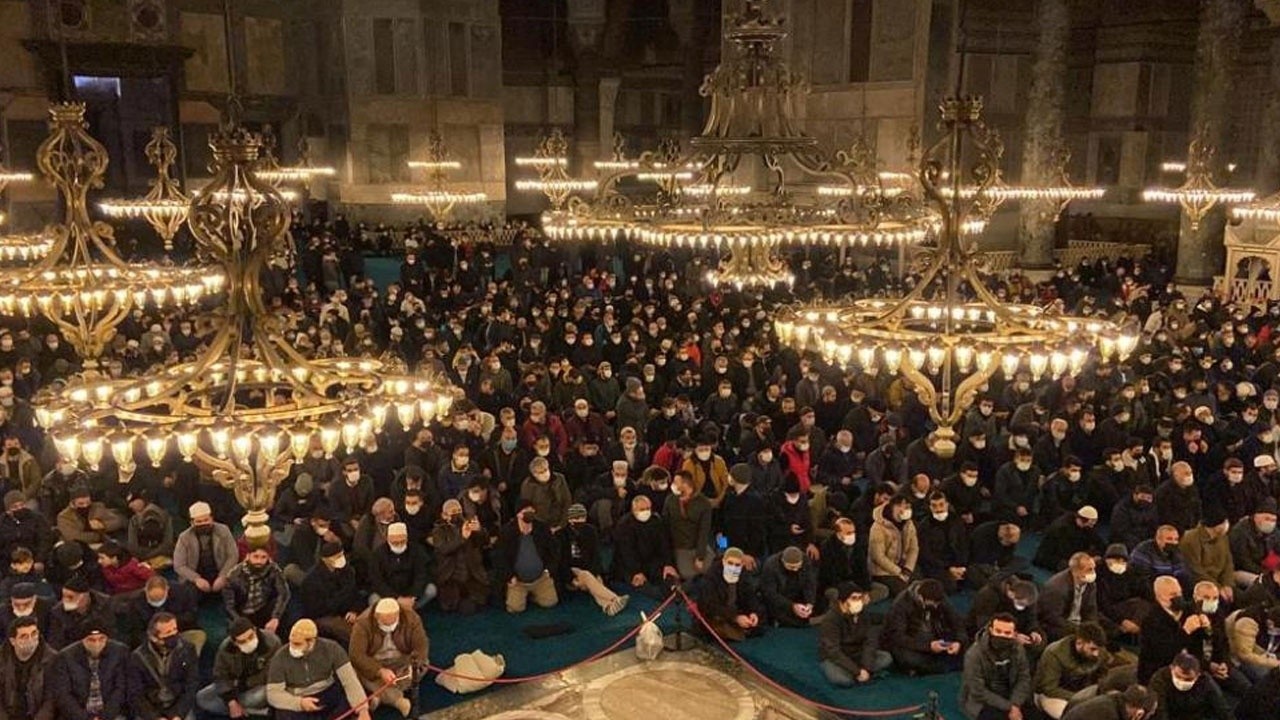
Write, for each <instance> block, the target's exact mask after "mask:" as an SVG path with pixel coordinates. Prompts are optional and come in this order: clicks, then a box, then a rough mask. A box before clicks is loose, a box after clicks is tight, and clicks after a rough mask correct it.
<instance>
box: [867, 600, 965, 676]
mask: <svg viewBox="0 0 1280 720" xmlns="http://www.w3.org/2000/svg"><path fill="white" fill-rule="evenodd" d="M968 639H969V638H968V635H967V634H966V633H965V630H964V621H963V620H962V619H961V618H960V615H959V614H958V613H957V612H956V611H955V609H954V608H952V607H951V605H950V604H948V603H947V595H946V593H945V592H944V591H943V589H942V584H941V583H939V582H938V581H937V580H918V581H916V582H913V583H912V584H911V585H909V586H908V587H907V589H906V590H905V591H903V593H902V594H900V595H899V596H898V597H897V598H895V599H894V601H893V604H892V605H891V606H890V607H889V614H888V616H886V617H885V623H884V633H883V635H882V638H881V644H882V645H883V646H885V647H887V648H889V652H890V654H892V655H893V661H894V664H896V665H897V666H898V668H899V669H901V670H902V671H903V672H905V673H908V674H910V675H937V674H940V673H945V672H954V671H956V670H959V669H960V666H961V663H962V662H963V656H962V655H961V654H960V651H961V650H963V649H964V644H965V642H967V641H968Z"/></svg>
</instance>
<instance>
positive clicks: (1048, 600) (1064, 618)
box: [1039, 552, 1099, 640]
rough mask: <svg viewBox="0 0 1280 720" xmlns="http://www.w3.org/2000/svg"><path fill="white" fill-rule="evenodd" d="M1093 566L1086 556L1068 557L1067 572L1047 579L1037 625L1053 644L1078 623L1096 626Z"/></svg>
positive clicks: (1090, 557) (1096, 577) (1091, 558)
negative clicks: (1092, 623) (1094, 624)
mask: <svg viewBox="0 0 1280 720" xmlns="http://www.w3.org/2000/svg"><path fill="white" fill-rule="evenodd" d="M1097 580H1098V572H1097V563H1096V562H1095V561H1094V559H1093V557H1092V556H1091V555H1090V554H1089V553H1087V552H1078V553H1076V554H1074V555H1072V556H1071V559H1070V560H1069V561H1068V562H1067V568H1066V569H1065V570H1063V571H1062V572H1059V573H1057V574H1056V575H1053V576H1052V577H1050V578H1049V579H1048V580H1047V581H1046V582H1045V584H1044V588H1043V590H1042V591H1041V592H1040V603H1039V606H1040V611H1039V615H1040V625H1041V627H1043V628H1044V632H1045V636H1046V637H1047V638H1048V639H1050V640H1057V639H1058V638H1061V637H1064V636H1066V635H1067V634H1069V633H1070V632H1072V631H1073V630H1074V629H1075V628H1076V627H1077V626H1079V625H1080V624H1081V623H1086V622H1098V619H1099V618H1098V586H1097Z"/></svg>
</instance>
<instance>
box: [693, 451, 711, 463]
mask: <svg viewBox="0 0 1280 720" xmlns="http://www.w3.org/2000/svg"><path fill="white" fill-rule="evenodd" d="M694 454H695V455H697V456H698V459H699V460H701V461H702V462H706V461H708V460H710V459H711V451H710V450H699V451H697V452H696V453H694Z"/></svg>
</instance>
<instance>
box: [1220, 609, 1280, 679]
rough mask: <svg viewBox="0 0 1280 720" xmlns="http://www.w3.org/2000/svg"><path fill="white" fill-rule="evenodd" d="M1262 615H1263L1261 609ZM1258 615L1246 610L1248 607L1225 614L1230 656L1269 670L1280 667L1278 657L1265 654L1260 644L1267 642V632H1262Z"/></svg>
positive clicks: (1245, 663)
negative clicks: (1229, 641) (1229, 640)
mask: <svg viewBox="0 0 1280 720" xmlns="http://www.w3.org/2000/svg"><path fill="white" fill-rule="evenodd" d="M1261 616H1262V617H1265V611H1263V613H1262V615H1261ZM1258 617H1259V615H1258V614H1256V613H1252V612H1248V609H1247V608H1246V609H1244V610H1236V611H1235V612H1233V613H1231V614H1230V615H1228V616H1227V622H1226V626H1227V637H1229V638H1230V639H1231V657H1232V658H1234V659H1235V661H1236V662H1238V663H1240V664H1242V665H1252V666H1253V667H1255V668H1262V669H1265V670H1270V669H1272V668H1277V667H1280V658H1277V656H1276V655H1270V656H1268V655H1267V649H1266V647H1265V646H1264V645H1263V644H1262V643H1265V642H1267V638H1268V636H1267V634H1266V633H1262V632H1260V631H1261V629H1262V628H1261V625H1260V624H1259V622H1258Z"/></svg>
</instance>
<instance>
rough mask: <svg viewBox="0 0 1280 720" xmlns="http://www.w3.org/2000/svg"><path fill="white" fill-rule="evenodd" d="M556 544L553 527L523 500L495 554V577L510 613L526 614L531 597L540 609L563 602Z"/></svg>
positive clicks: (503, 534) (504, 531) (531, 504)
mask: <svg viewBox="0 0 1280 720" xmlns="http://www.w3.org/2000/svg"><path fill="white" fill-rule="evenodd" d="M567 511H568V508H566V514H567ZM555 543H556V541H555V538H554V537H553V536H552V534H551V528H550V527H548V526H547V524H546V523H545V522H543V521H541V520H539V519H537V516H536V509H535V508H534V506H533V503H531V502H529V501H527V500H522V501H521V503H520V506H519V507H517V508H516V516H515V518H514V519H513V520H511V522H509V523H507V525H505V526H504V527H503V528H502V534H501V536H500V537H499V539H498V545H497V547H496V548H495V549H494V555H493V564H494V571H495V573H494V574H495V577H496V578H497V580H498V582H500V583H502V585H503V587H504V588H505V591H504V597H505V598H506V608H507V612H508V613H511V614H518V613H522V612H524V611H525V608H526V607H527V606H528V599H529V596H530V595H532V596H533V602H534V604H535V605H537V606H538V607H544V608H547V607H554V606H555V605H556V604H558V603H559V602H560V598H559V595H558V594H557V593H556V584H555V577H556V573H557V571H558V566H557V555H558V553H557V552H556V544H555Z"/></svg>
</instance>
